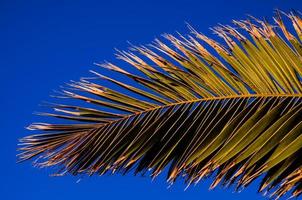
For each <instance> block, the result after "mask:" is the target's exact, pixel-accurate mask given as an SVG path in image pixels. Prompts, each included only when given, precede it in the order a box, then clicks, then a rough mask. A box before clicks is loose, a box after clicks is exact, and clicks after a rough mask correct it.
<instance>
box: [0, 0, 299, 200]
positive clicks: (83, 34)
mask: <svg viewBox="0 0 302 200" xmlns="http://www.w3.org/2000/svg"><path fill="white" fill-rule="evenodd" d="M275 8H279V9H281V10H284V11H289V10H290V9H291V8H293V9H296V10H300V11H302V2H301V1H299V0H291V1H285V0H284V1H269V0H267V1H261V0H254V1H244V2H241V1H234V0H226V1H222V0H211V1H193V0H186V1H178V0H173V1H164V0H153V1H143V0H136V1H131V0H127V1H113V0H112V1H110V0H107V1H104V0H103V1H89V0H85V1H76V0H73V1H65V0H61V1H59V0H57V1H55V0H53V1H46V0H45V1H41V0H40V1H15V0H1V1H0V27H1V31H0V44H1V45H0V75H1V78H0V89H1V98H0V101H1V111H2V115H0V118H1V119H0V121H1V131H0V132H1V145H0V150H1V156H2V158H1V164H0V171H1V172H2V175H1V181H0V199H12V200H14V199H29V200H36V199H43V200H48V199H56V200H61V199H64V200H66V199H74V200H76V199H130V198H131V199H133V200H136V199H208V198H210V199H246V200H247V199H258V198H261V195H260V194H257V193H256V189H257V183H258V182H255V183H253V184H252V185H251V187H249V188H247V189H245V190H244V191H242V192H241V193H240V194H238V193H234V192H233V190H225V189H222V188H219V187H218V188H216V189H215V190H214V191H208V187H209V183H210V182H209V181H205V182H202V183H200V184H198V185H196V186H195V187H191V188H189V189H188V190H187V191H185V192H184V188H185V185H183V184H182V183H181V182H179V183H176V184H175V185H173V186H172V187H171V188H169V189H167V186H168V185H167V184H166V182H165V181H164V179H163V176H161V177H159V178H158V179H156V180H155V181H151V179H149V178H148V177H140V176H137V177H135V176H132V175H130V174H129V175H126V176H124V177H123V176H120V175H116V176H108V175H107V176H103V177H92V178H84V179H83V180H81V181H80V182H79V183H77V180H78V178H77V177H71V176H65V177H57V178H52V177H50V176H49V174H51V172H52V171H51V170H50V169H37V168H33V167H32V166H31V164H30V163H29V162H26V163H22V164H16V148H17V142H18V141H17V139H18V138H20V137H23V136H25V135H28V134H30V133H29V132H28V131H26V130H25V129H24V127H25V126H27V125H29V124H30V123H31V122H33V121H38V119H39V117H37V116H34V115H32V113H33V112H34V111H39V110H41V108H40V107H39V106H38V104H39V103H41V102H42V101H44V100H46V101H51V98H50V97H49V94H51V91H52V90H55V89H58V88H59V86H60V85H63V84H64V83H65V82H68V81H69V80H77V79H78V78H79V77H81V76H88V75H89V73H88V70H90V69H94V70H97V69H98V68H97V67H96V66H94V65H93V62H101V61H104V60H108V61H114V56H113V54H114V52H115V51H114V48H118V49H126V48H127V47H128V46H129V45H128V43H127V41H130V42H132V43H134V44H146V43H150V42H151V41H152V40H153V39H154V38H156V37H160V35H161V34H162V33H175V31H179V32H181V33H187V32H188V30H187V28H186V25H185V22H189V23H190V24H192V25H193V26H194V27H195V28H196V29H198V30H199V31H201V32H203V33H205V34H210V31H209V29H208V28H209V27H211V26H214V25H216V24H217V23H222V24H226V23H230V22H231V20H232V19H242V18H245V14H252V15H255V16H257V17H263V16H266V17H270V16H271V15H272V14H273V9H275Z"/></svg>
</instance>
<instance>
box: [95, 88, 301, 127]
mask: <svg viewBox="0 0 302 200" xmlns="http://www.w3.org/2000/svg"><path fill="white" fill-rule="evenodd" d="M270 97H272V98H273V97H277V98H278V97H280V98H282V97H287V98H290V97H293V98H302V94H246V95H229V96H219V97H210V98H202V99H193V100H187V101H179V102H174V103H169V104H165V105H161V106H156V107H152V108H150V109H146V110H143V111H140V112H135V113H132V114H129V115H125V116H124V117H122V118H120V119H117V120H113V121H110V122H108V123H104V124H101V126H99V127H102V126H106V125H110V124H113V123H116V122H119V121H122V120H125V119H128V118H130V117H133V116H136V115H140V114H143V113H146V112H150V111H153V110H156V109H161V108H166V107H170V106H175V105H181V104H188V103H195V102H206V101H217V100H224V99H240V98H242V99H244V98H270Z"/></svg>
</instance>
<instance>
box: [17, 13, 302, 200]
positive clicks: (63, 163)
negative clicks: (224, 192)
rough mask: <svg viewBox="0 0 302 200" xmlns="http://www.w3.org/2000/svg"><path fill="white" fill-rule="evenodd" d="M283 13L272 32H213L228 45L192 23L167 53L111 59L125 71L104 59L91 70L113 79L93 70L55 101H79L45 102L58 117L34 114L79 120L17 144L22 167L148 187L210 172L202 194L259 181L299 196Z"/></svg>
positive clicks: (297, 88) (296, 20) (295, 107)
mask: <svg viewBox="0 0 302 200" xmlns="http://www.w3.org/2000/svg"><path fill="white" fill-rule="evenodd" d="M281 14H282V13H280V12H279V11H277V12H276V17H274V21H275V24H274V25H272V24H269V23H268V22H267V21H262V20H259V19H256V18H253V17H251V18H249V19H248V20H242V21H233V22H234V24H235V26H236V28H233V27H231V26H224V25H220V26H218V27H215V28H213V31H214V32H215V33H216V34H217V35H218V36H220V37H221V38H222V39H223V40H224V41H225V43H224V45H225V46H223V44H221V43H219V42H217V41H215V40H213V39H210V38H208V37H207V36H205V35H203V34H201V33H199V32H197V31H196V30H195V29H193V28H192V27H191V26H189V29H190V31H191V35H188V36H183V35H180V34H179V35H177V36H173V35H170V34H166V35H164V38H165V39H166V40H167V41H169V42H170V44H169V45H168V44H165V43H163V42H161V41H160V40H155V42H154V43H153V44H151V45H150V46H132V47H131V48H130V50H129V51H118V55H117V58H118V59H121V60H123V61H125V62H126V63H128V64H130V65H131V66H133V67H134V68H133V69H131V70H130V71H131V72H129V70H126V69H125V68H120V67H118V66H117V65H115V64H112V63H109V62H106V63H104V64H98V65H99V66H101V67H104V68H106V69H108V70H111V71H112V73H111V74H112V76H113V77H114V76H115V75H117V74H119V75H118V76H115V77H116V78H111V77H109V76H105V75H102V74H100V73H97V72H95V71H92V73H93V74H94V77H92V78H82V79H81V80H80V81H78V82H71V83H70V84H68V85H69V87H70V88H71V89H68V90H67V89H66V90H65V89H63V90H62V92H61V94H62V95H60V96H58V97H59V98H70V99H76V100H80V101H83V103H81V105H80V106H76V105H71V104H49V105H50V106H51V107H52V108H53V109H54V111H55V112H53V113H42V114H41V115H45V116H51V117H55V118H63V119H66V120H72V121H77V123H69V122H68V123H65V124H48V123H34V124H32V125H30V126H29V127H28V129H30V130H36V131H38V132H39V133H38V134H35V135H31V136H27V137H25V138H23V139H21V145H23V146H22V147H21V148H20V150H21V151H22V152H21V153H20V154H19V158H20V160H21V161H23V160H28V159H32V158H33V157H36V158H37V157H38V159H37V161H36V162H35V164H36V165H37V166H40V167H48V166H57V167H58V168H59V169H58V172H57V173H56V174H57V175H64V174H65V173H69V174H72V175H78V174H88V175H92V174H99V175H102V174H105V173H107V172H111V173H114V172H116V171H117V172H122V173H127V172H129V171H130V170H134V172H135V173H146V172H148V171H151V172H148V173H149V174H150V175H151V177H153V178H154V177H156V176H157V175H158V174H159V173H161V172H162V170H163V169H164V168H168V173H167V181H168V182H169V183H171V184H172V183H173V182H175V180H176V179H177V178H178V177H183V178H184V181H185V182H186V183H187V184H188V185H190V184H191V183H197V182H199V181H200V180H201V179H204V178H206V177H209V176H211V175H212V174H214V175H213V176H214V181H213V183H212V185H211V188H213V187H215V186H217V185H218V184H219V183H221V184H222V185H224V186H229V185H234V184H235V185H236V188H237V189H240V188H244V187H246V186H248V185H249V184H250V183H251V182H252V181H253V180H255V179H256V178H258V177H259V176H261V175H263V176H262V177H263V179H262V182H261V183H260V187H259V191H260V192H270V194H271V197H273V198H279V197H281V196H282V195H284V194H285V193H287V192H291V193H292V195H293V196H298V195H300V194H301V193H302V157H301V153H302V120H301V117H302V101H301V99H302V84H301V81H302V76H301V75H302V43H301V41H302V19H301V18H300V17H299V15H298V14H296V13H294V12H292V13H289V14H285V15H286V16H287V18H288V19H289V20H287V21H286V23H288V22H291V23H292V25H293V26H292V27H290V26H289V25H285V22H284V21H283V20H282V19H281ZM288 27H290V29H292V30H289V28H288ZM294 32H295V33H294ZM135 68H136V69H135ZM127 69H128V68H127ZM121 77H123V79H121ZM98 81H101V83H98ZM106 84H108V85H109V86H110V87H105V86H103V85H106ZM90 105H91V106H90ZM92 106H93V107H92Z"/></svg>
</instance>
